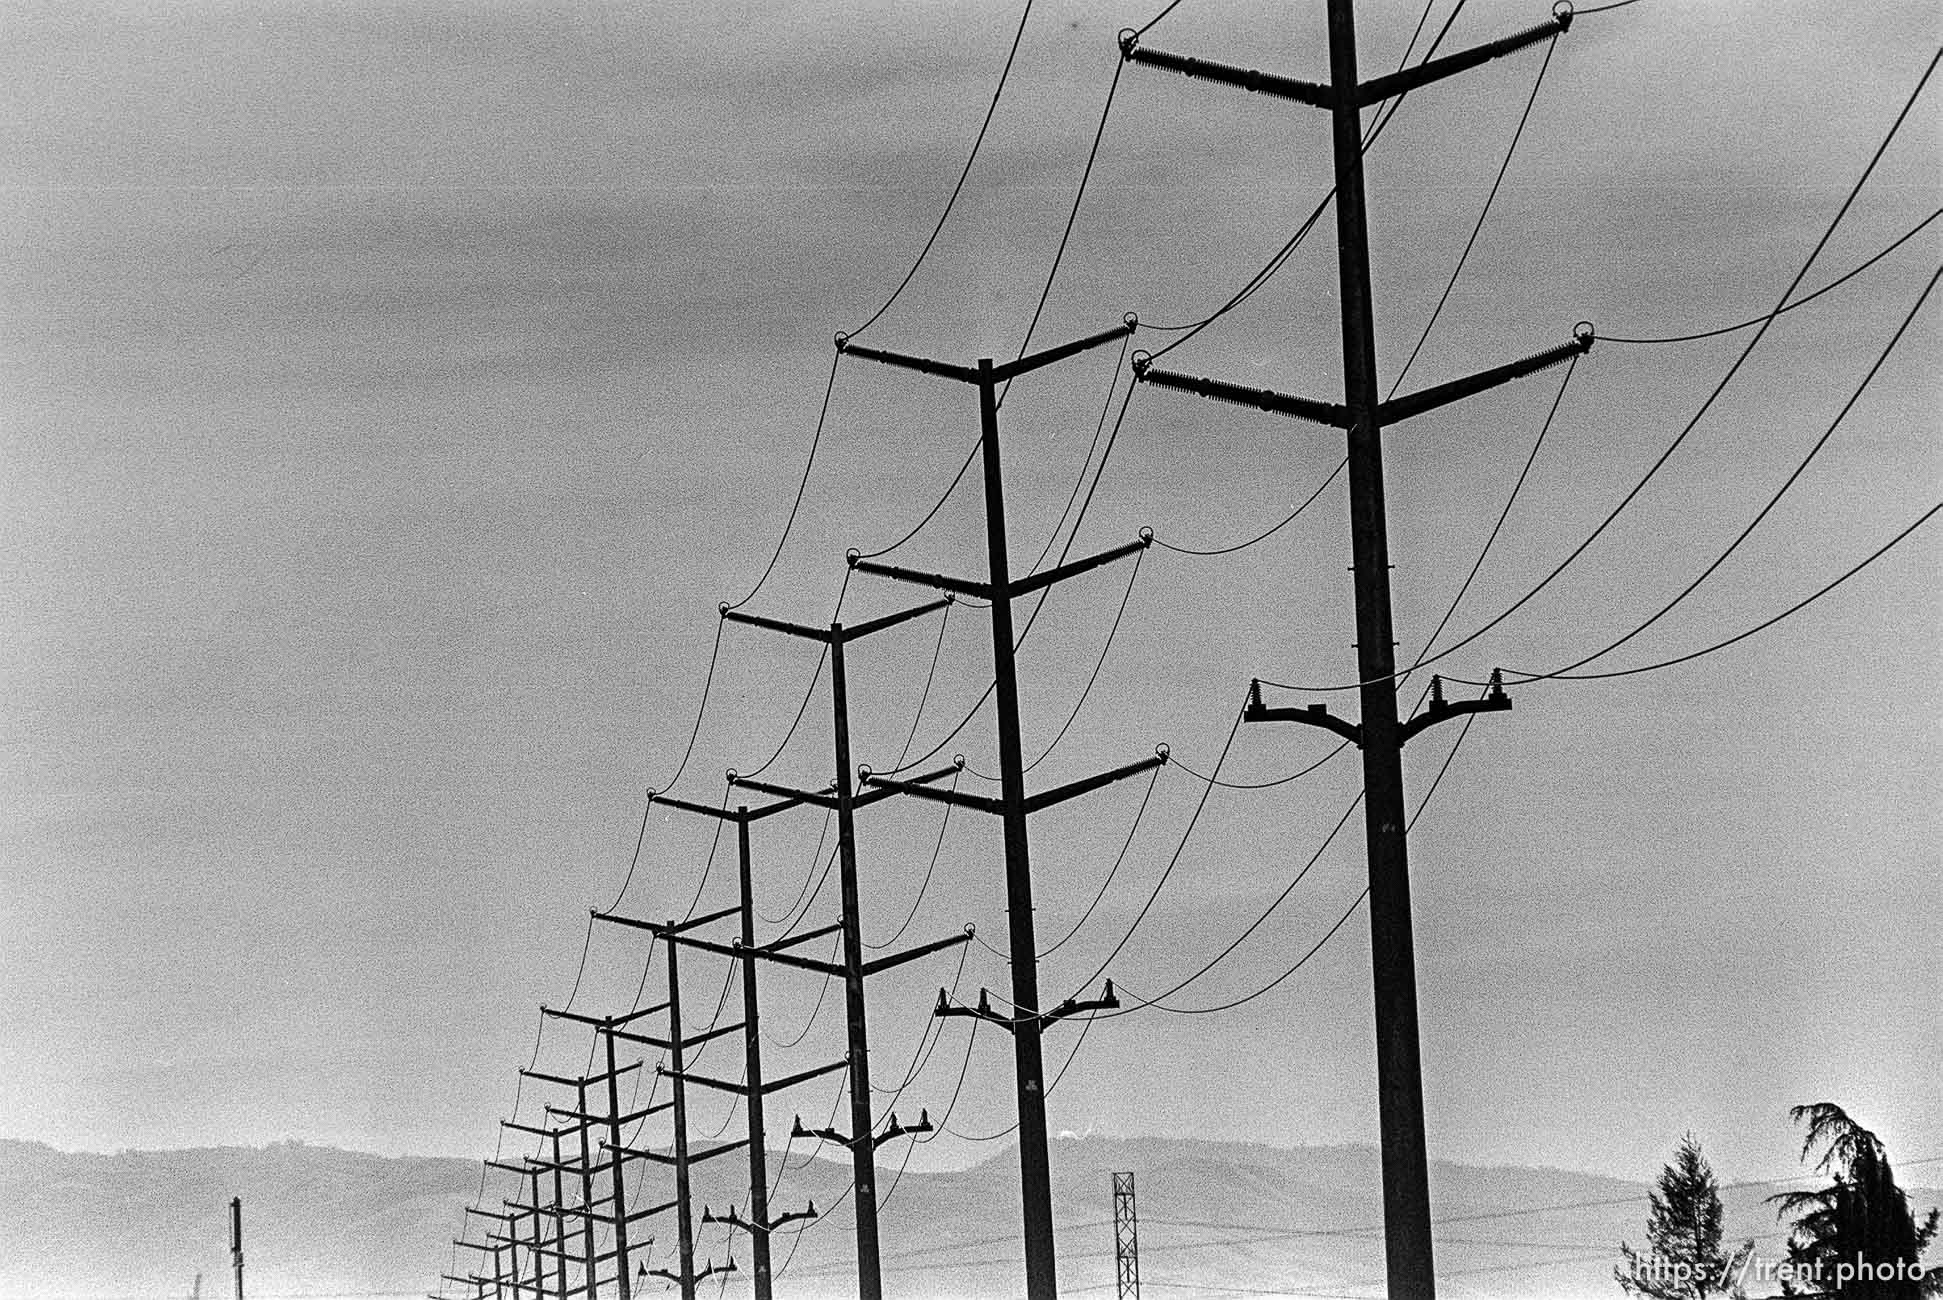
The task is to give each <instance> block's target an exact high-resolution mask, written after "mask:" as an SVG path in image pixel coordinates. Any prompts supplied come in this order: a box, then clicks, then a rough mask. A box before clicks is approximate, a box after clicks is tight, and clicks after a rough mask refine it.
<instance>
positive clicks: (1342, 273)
mask: <svg viewBox="0 0 1943 1300" xmlns="http://www.w3.org/2000/svg"><path fill="white" fill-rule="evenodd" d="M1552 15H1553V16H1552V19H1551V21H1549V22H1546V23H1542V24H1539V25H1538V26H1535V27H1532V28H1529V29H1527V30H1525V31H1521V32H1518V33H1516V34H1514V35H1511V36H1508V37H1505V38H1503V39H1501V40H1496V41H1490V42H1487V43H1485V44H1483V45H1479V46H1476V47H1474V48H1472V49H1469V50H1466V51H1463V52H1462V53H1458V54H1452V55H1447V56H1445V57H1443V58H1439V59H1430V60H1427V61H1426V62H1424V63H1422V64H1419V65H1417V66H1416V67H1413V68H1407V69H1404V70H1402V71H1399V72H1396V73H1394V74H1391V75H1388V76H1380V77H1376V78H1373V79H1372V80H1369V81H1362V80H1360V79H1359V77H1358V75H1357V67H1356V24H1355V0H1329V4H1328V18H1329V77H1330V80H1329V84H1327V85H1319V84H1316V83H1313V82H1306V81H1299V80H1296V79H1294V78H1290V77H1280V76H1273V75H1270V74H1265V73H1261V72H1257V71H1254V70H1252V69H1243V68H1234V67H1227V66H1224V65H1221V64H1216V63H1210V62H1208V61H1206V60H1203V59H1196V58H1188V57H1184V56H1181V55H1175V54H1165V53H1162V52H1160V51H1156V50H1144V49H1141V48H1140V47H1139V43H1138V42H1139V36H1138V34H1137V33H1133V32H1124V33H1122V34H1121V40H1120V49H1121V54H1122V57H1123V58H1124V59H1126V60H1128V61H1131V62H1136V63H1146V64H1150V65H1153V66H1156V67H1161V68H1166V69H1170V70H1172V71H1175V72H1181V73H1185V74H1187V75H1189V76H1193V77H1200V78H1204V79H1207V80H1211V81H1217V82H1221V83H1223V84H1226V85H1230V86H1237V87H1241V88H1243V89H1247V90H1251V91H1254V92H1257V93H1259V94H1265V95H1270V96H1273V97H1277V98H1283V99H1292V100H1295V101H1297V102H1299V103H1303V104H1308V105H1310V106H1312V107H1316V108H1322V109H1326V110H1328V112H1329V114H1330V121H1331V141H1332V145H1333V152H1334V161H1335V180H1336V190H1335V196H1336V242H1337V250H1338V256H1337V275H1338V283H1339V287H1340V298H1341V317H1342V355H1343V402H1342V404H1341V405H1336V404H1333V403H1329V402H1323V401H1317V400H1314V399H1310V398H1303V397H1294V396H1290V395H1286V394H1282V393H1276V392H1271V391H1268V390H1265V389H1258V388H1247V387H1243V386H1241V385H1238V384H1230V383H1224V382H1221V381H1218V380H1211V379H1202V378H1196V377H1192V376H1188V375H1182V374H1175V373H1167V372H1163V371H1159V370H1155V369H1153V368H1152V366H1151V362H1150V361H1148V360H1146V359H1143V358H1141V357H1135V359H1134V372H1135V374H1136V376H1138V377H1139V378H1140V379H1141V380H1143V381H1144V382H1147V383H1151V384H1154V385H1156V386H1159V387H1167V388H1177V389H1183V390H1186V391H1189V392H1194V393H1199V394H1201V395H1203V396H1206V397H1212V398H1216V399H1219V400H1224V401H1231V402H1237V403H1240V404H1242V405H1247V406H1254V407H1258V408H1260V409H1262V410H1267V411H1273V412H1277V413H1279V414H1284V415H1291V416H1295V417H1297V418H1300V419H1305V420H1311V421H1315V422H1318V423H1321V424H1325V425H1332V426H1334V427H1336V428H1340V429H1343V430H1345V431H1346V432H1347V434H1348V445H1349V503H1350V504H1349V512H1350V537H1351V550H1352V555H1353V558H1354V571H1355V587H1356V667H1357V678H1358V682H1359V683H1360V703H1361V708H1362V721H1361V723H1360V725H1359V724H1354V723H1350V722H1347V721H1345V720H1343V719H1341V718H1336V717H1333V716H1331V715H1330V714H1329V712H1328V710H1327V708H1326V707H1325V706H1322V705H1312V706H1310V707H1309V708H1307V709H1301V710H1296V709H1268V708H1266V707H1265V706H1263V705H1262V703H1261V698H1260V690H1259V687H1257V688H1256V689H1255V691H1254V692H1253V693H1252V695H1251V700H1250V706H1249V708H1248V710H1247V712H1246V714H1245V716H1246V717H1247V718H1248V719H1249V720H1250V721H1258V722H1259V721H1289V722H1300V723H1305V724H1308V725H1311V726H1319V727H1323V728H1325V729H1327V730H1329V731H1332V732H1335V733H1337V734H1338V735H1342V736H1344V737H1346V738H1348V739H1350V740H1351V741H1353V742H1354V743H1355V744H1356V745H1358V746H1359V747H1360V748H1361V749H1362V752H1363V790H1364V804H1363V810H1364V831H1365V837H1366V844H1367V851H1368V856H1369V881H1370V946H1371V962H1372V967H1373V980H1372V984H1373V989H1374V997H1375V1005H1376V1068H1377V1101H1378V1117H1379V1122H1380V1124H1381V1128H1382V1139H1383V1141H1382V1150H1383V1222H1384V1245H1385V1254H1386V1267H1387V1276H1388V1282H1389V1295H1390V1297H1391V1300H1432V1297H1434V1296H1435V1294H1436V1274H1435V1268H1434V1264H1433V1258H1432V1248H1431V1235H1430V1185H1429V1171H1428V1160H1427V1156H1426V1152H1425V1142H1424V1120H1423V1067H1422V1062H1421V1059H1420V1051H1419V1042H1418V1029H1417V978H1416V958H1415V953H1414V944H1413V939H1412V933H1411V915H1410V875H1409V857H1408V851H1407V844H1406V836H1405V825H1406V822H1405V814H1404V799H1403V759H1402V753H1403V744H1404V741H1405V740H1407V739H1408V738H1409V736H1410V735H1411V734H1414V732H1415V731H1416V730H1421V728H1422V726H1426V725H1429V724H1430V723H1434V722H1439V721H1443V720H1445V719H1447V718H1450V717H1453V716H1456V715H1457V714H1459V713H1466V712H1477V711H1479V710H1481V709H1507V708H1509V707H1511V702H1510V700H1508V699H1506V698H1505V697H1504V693H1503V691H1502V689H1499V690H1496V691H1495V692H1494V693H1493V695H1492V696H1491V697H1490V698H1489V699H1487V700H1484V701H1473V702H1471V703H1470V704H1469V705H1446V706H1445V707H1444V708H1443V709H1442V710H1441V711H1437V712H1436V713H1435V714H1434V716H1433V715H1430V714H1427V715H1424V716H1423V717H1420V718H1417V719H1415V720H1413V721H1412V722H1411V724H1409V725H1408V726H1403V725H1400V724H1399V722H1398V719H1397V701H1396V685H1395V679H1396V652H1395V641H1394V639H1393V636H1392V624H1391V611H1390V554H1389V541H1388V534H1387V522H1386V517H1385V510H1384V504H1383V447H1382V439H1381V434H1382V430H1383V428H1384V427H1385V426H1387V425H1392V424H1395V423H1397V422H1398V421H1400V420H1405V419H1409V418H1410V417H1412V416H1416V415H1422V414H1424V413H1425V412H1428V411H1431V410H1434V409H1436V408H1438V407H1441V406H1444V405H1446V404H1448V403H1450V402H1454V401H1457V400H1459V399H1460V398H1464V397H1468V396H1471V395H1472V394H1474V393H1479V392H1482V391H1484V390H1485V389H1487V388H1492V387H1495V386H1496V385H1498V384H1502V383H1506V382H1508V381H1510V380H1513V379H1518V378H1521V377H1523V376H1525V375H1530V374H1533V373H1535V372H1537V371H1539V370H1542V369H1544V368H1546V367H1548V366H1552V365H1557V364H1559V363H1561V362H1563V361H1567V360H1569V359H1571V358H1572V357H1574V356H1577V355H1579V354H1581V353H1583V352H1585V351H1587V350H1588V349H1590V348H1591V346H1592V340H1593V336H1592V330H1591V326H1589V325H1586V324H1584V323H1581V324H1580V325H1579V326H1578V327H1577V328H1576V329H1575V330H1574V338H1573V341H1572V342H1570V343H1567V344H1564V345H1562V346H1560V347H1557V348H1553V349H1550V350H1548V351H1546V352H1543V353H1540V354H1538V355H1536V356H1533V357H1530V358H1527V359H1526V360H1524V361H1519V362H1513V363H1511V364H1509V365H1504V366H1498V367H1495V368H1493V369H1490V370H1486V371H1483V372H1481V373H1479V374H1476V375H1472V376H1470V377H1469V378H1466V379H1460V380H1456V381H1453V382H1451V383H1447V384H1438V385H1434V386H1432V387H1430V388H1426V389H1423V390H1421V391H1419V392H1416V393H1412V394H1408V395H1406V396H1403V397H1400V398H1394V399H1391V400H1388V401H1385V400H1383V399H1382V397H1381V393H1380V390H1379V386H1378V382H1377V373H1376V330H1375V321H1374V314H1373V308H1372V303H1371V293H1370V259H1369V221H1368V211H1367V208H1366V206H1365V202H1364V193H1363V150H1364V143H1363V128H1362V110H1363V109H1365V108H1368V107H1370V106H1372V105H1376V104H1380V103H1382V102H1383V101H1385V100H1387V99H1392V98H1395V97H1397V96H1400V95H1403V94H1406V93H1408V92H1409V91H1412V90H1415V89H1417V88H1418V87H1420V86H1425V85H1428V84H1430V83H1432V82H1434V81H1438V80H1440V79H1442V78H1444V77H1448V76H1451V75H1453V74H1455V73H1459V72H1463V71H1465V70H1467V69H1469V68H1474V67H1476V66H1478V65H1479V64H1481V63H1484V62H1486V61H1487V60H1490V59H1495V58H1498V57H1500V56H1502V55H1506V54H1510V53H1513V52H1514V51H1517V50H1521V49H1524V48H1526V47H1528V46H1532V45H1536V44H1538V43H1539V42H1541V41H1545V40H1550V39H1553V38H1556V37H1557V36H1558V35H1560V34H1561V33H1563V32H1564V31H1565V30H1566V29H1567V28H1568V27H1570V25H1571V21H1572V7H1571V4H1570V3H1569V0H1559V2H1558V3H1557V4H1555V5H1554V6H1553V10H1552Z"/></svg>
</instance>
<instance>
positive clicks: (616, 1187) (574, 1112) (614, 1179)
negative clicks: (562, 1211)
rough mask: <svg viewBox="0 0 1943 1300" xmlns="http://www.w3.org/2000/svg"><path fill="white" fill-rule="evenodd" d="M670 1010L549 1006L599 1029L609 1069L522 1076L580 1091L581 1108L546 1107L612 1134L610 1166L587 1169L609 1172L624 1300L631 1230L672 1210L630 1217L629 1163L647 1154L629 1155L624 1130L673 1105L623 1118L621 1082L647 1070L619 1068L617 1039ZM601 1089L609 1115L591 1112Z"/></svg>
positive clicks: (548, 1012)
mask: <svg viewBox="0 0 1943 1300" xmlns="http://www.w3.org/2000/svg"><path fill="white" fill-rule="evenodd" d="M665 1005H666V1004H665V1003H664V1004H662V1005H660V1006H652V1007H640V1008H637V1009H636V1010H634V1011H630V1012H628V1013H627V1014H626V1015H622V1016H588V1015H582V1014H580V1013H579V1012H576V1011H562V1010H559V1009H557V1008H553V1007H545V1006H543V1007H541V1008H540V1014H541V1015H542V1016H546V1017H548V1018H551V1019H556V1020H569V1021H573V1022H575V1023H577V1024H583V1025H587V1026H588V1027H590V1028H591V1029H593V1030H594V1032H595V1033H596V1034H597V1035H599V1037H600V1039H601V1041H602V1043H603V1045H604V1046H605V1048H606V1052H607V1068H606V1069H605V1070H602V1071H601V1072H600V1073H598V1074H591V1075H584V1076H580V1077H572V1076H566V1075H555V1074H543V1073H541V1072H540V1071H538V1070H521V1071H520V1073H521V1075H523V1076H524V1077H526V1078H529V1079H534V1080H537V1081H538V1082H541V1083H552V1084H560V1085H564V1086H567V1087H571V1088H573V1089H574V1095H575V1105H574V1106H573V1107H572V1108H568V1107H564V1106H548V1107H547V1108H546V1113H547V1114H549V1115H554V1116H559V1117H560V1118H563V1119H569V1120H572V1121H573V1122H574V1124H576V1125H585V1126H592V1127H600V1128H605V1129H606V1130H607V1138H608V1140H607V1141H606V1142H604V1143H601V1144H600V1146H599V1148H598V1149H599V1150H600V1151H602V1152H603V1153H604V1154H605V1156H606V1159H605V1161H604V1162H602V1163H600V1164H598V1165H596V1166H586V1167H588V1168H590V1169H595V1168H597V1169H605V1170H606V1171H607V1180H608V1194H607V1196H606V1197H605V1198H603V1201H602V1203H603V1204H605V1205H607V1207H608V1214H607V1215H606V1216H605V1217H606V1218H607V1221H608V1222H609V1223H611V1224H612V1225H613V1229H614V1260H615V1271H614V1285H615V1290H616V1292H617V1293H618V1294H619V1296H620V1300H629V1297H630V1296H631V1295H632V1294H633V1284H634V1279H633V1278H632V1277H631V1276H630V1275H629V1273H628V1265H629V1247H628V1230H629V1228H630V1227H631V1226H632V1225H633V1224H635V1223H638V1222H639V1221H641V1220H642V1219H645V1218H648V1217H649V1216H651V1215H654V1214H658V1213H660V1212H661V1211H662V1210H665V1209H667V1208H668V1206H666V1205H658V1206H654V1207H652V1208H650V1209H646V1210H642V1211H639V1212H638V1213H633V1214H630V1213H629V1212H628V1208H627V1162H628V1161H629V1160H639V1159H643V1158H644V1157H645V1154H646V1153H644V1152H640V1151H630V1150H628V1149H627V1147H626V1144H625V1143H623V1142H622V1141H621V1128H622V1126H623V1125H626V1124H632V1123H634V1121H636V1120H638V1119H642V1118H645V1117H646V1116H649V1115H653V1114H655V1113H657V1112H659V1111H663V1110H666V1109H668V1105H669V1104H668V1103H667V1102H663V1103H661V1104H660V1105H658V1106H655V1105H650V1106H646V1107H643V1108H642V1109H640V1110H637V1111H634V1112H633V1113H631V1114H622V1113H621V1091H620V1078H621V1076H622V1075H623V1074H626V1073H627V1072H628V1071H630V1070H638V1069H639V1068H641V1063H640V1062H639V1061H631V1062H629V1063H628V1064H626V1065H620V1064H618V1063H617V1061H616V1058H615V1051H614V1038H615V1035H616V1034H617V1033H618V1032H619V1030H620V1027H621V1026H622V1025H626V1024H631V1023H632V1022H633V1021H635V1020H637V1019H639V1018H640V1017H642V1016H647V1015H652V1014H654V1013H655V1012H657V1011H660V1010H662V1009H663V1007H664V1006H665ZM596 1084H600V1085H605V1091H606V1093H607V1098H606V1101H607V1105H606V1107H605V1109H604V1111H603V1112H600V1113H596V1112H594V1111H592V1110H590V1109H589V1103H590V1099H589V1096H588V1090H589V1088H590V1087H592V1086H594V1085H596ZM583 1149H584V1148H583ZM670 1204H672V1202H670ZM583 1212H585V1213H588V1214H592V1212H593V1211H592V1209H591V1207H585V1208H584V1210H583ZM587 1252H588V1253H587V1258H588V1260H589V1262H590V1264H591V1263H592V1262H593V1261H594V1256H593V1236H592V1233H591V1232H589V1233H588V1235H587Z"/></svg>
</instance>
